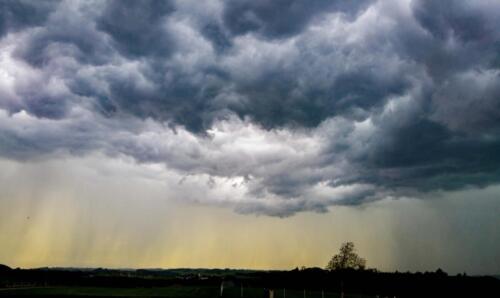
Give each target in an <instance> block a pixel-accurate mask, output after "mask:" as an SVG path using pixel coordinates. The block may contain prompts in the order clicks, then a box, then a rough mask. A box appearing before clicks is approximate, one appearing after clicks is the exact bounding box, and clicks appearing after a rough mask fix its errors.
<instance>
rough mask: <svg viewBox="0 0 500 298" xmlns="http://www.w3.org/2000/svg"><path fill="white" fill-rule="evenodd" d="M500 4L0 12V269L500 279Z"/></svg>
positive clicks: (183, 5) (35, 7)
mask: <svg viewBox="0 0 500 298" xmlns="http://www.w3.org/2000/svg"><path fill="white" fill-rule="evenodd" d="M499 53H500V2H499V1H496V0H469V1H452V0H446V1H431V0H411V1H410V0H378V1H371V0H354V1H338V0H313V1H310V0H308V1H306V0H288V1H285V0H276V1H267V0H253V1H243V0H227V1H222V0H207V1H196V0H182V1H181V0H176V1H174V0H164V1H163V0H162V1H160V0H143V1H131V0H121V1H112V0H109V1H101V0H99V1H97V0H96V1H92V0H89V1H77V0H72V1H56V0H54V1H52V0H41V1H28V0H26V1H23V0H18V1H13V0H12V1H11V0H0V243H1V245H0V263H5V264H7V265H9V266H13V267H16V266H20V267H42V266H85V267H122V268H123V267H163V268H175V267H193V268H199V267H209V268H214V267H218V268H226V267H228V268H254V269H292V268H295V267H297V266H298V267H300V266H318V267H324V266H325V265H326V263H327V262H328V260H329V258H330V257H331V256H332V255H333V254H335V253H336V251H337V250H338V248H339V246H340V245H341V243H343V242H345V241H353V242H354V243H355V245H356V247H357V249H358V252H359V254H360V255H361V256H362V257H365V258H366V259H367V266H368V267H372V268H378V269H380V270H385V271H394V270H399V271H406V270H410V271H426V270H430V271H434V270H436V269H437V268H443V269H444V270H445V271H448V272H451V273H459V272H464V271H466V272H467V273H471V274H494V273H497V274H498V273H499V272H500V232H499V231H498V227H500V154H499V152H500V54H499Z"/></svg>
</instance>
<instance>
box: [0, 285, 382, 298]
mask: <svg viewBox="0 0 500 298" xmlns="http://www.w3.org/2000/svg"><path fill="white" fill-rule="evenodd" d="M0 296H45V297H54V296H116V297H172V298H187V297H200V298H204V297H207V298H208V297H220V288H219V287H196V286H170V287H158V288H103V287H46V288H18V289H1V290H0ZM222 297H228V298H229V297H235V298H236V297H259V298H260V297H269V293H268V291H267V289H264V288H244V289H243V293H241V289H240V288H228V289H226V290H225V291H224V293H223V295H222ZM274 297H275V298H281V297H288V298H303V297H304V291H303V290H302V291H301V290H290V289H289V290H286V289H285V290H283V289H275V290H274ZM306 297H308V298H323V297H324V298H337V297H340V294H339V293H331V292H327V291H323V292H321V291H308V290H306ZM344 297H346V298H364V297H366V298H368V297H373V296H366V295H354V294H351V295H348V294H347V295H344Z"/></svg>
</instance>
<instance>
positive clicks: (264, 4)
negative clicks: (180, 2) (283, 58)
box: [223, 0, 373, 38]
mask: <svg viewBox="0 0 500 298" xmlns="http://www.w3.org/2000/svg"><path fill="white" fill-rule="evenodd" d="M370 2H373V1H370V0H354V1H337V0H334V1H331V0H314V1H307V0H293V1H287V0H278V1H266V0H257V1H241V0H236V1H227V3H226V5H225V7H224V15H223V18H224V24H225V25H226V27H227V28H228V30H229V31H230V32H231V33H232V34H236V35H239V34H245V33H248V32H257V33H259V34H261V35H263V36H265V37H269V38H279V37H286V36H290V35H294V34H298V33H300V32H302V31H303V30H304V27H306V26H307V25H308V24H309V22H310V21H311V20H312V19H314V18H315V17H317V16H318V15H321V14H323V13H325V12H341V13H344V14H346V15H348V16H350V15H355V14H357V13H358V11H359V10H361V9H363V8H365V7H366V6H367V5H368V4H369V3H370Z"/></svg>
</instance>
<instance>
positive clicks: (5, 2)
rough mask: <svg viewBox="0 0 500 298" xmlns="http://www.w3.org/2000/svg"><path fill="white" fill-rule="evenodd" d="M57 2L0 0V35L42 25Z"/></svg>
mask: <svg viewBox="0 0 500 298" xmlns="http://www.w3.org/2000/svg"><path fill="white" fill-rule="evenodd" d="M58 2H59V1H58V0H54V1H52V0H49V1H29V0H2V1H1V2H0V37H2V36H3V35H5V34H7V33H9V32H15V31H19V30H22V29H24V28H27V27H32V26H40V25H42V24H43V23H44V22H45V20H46V19H47V17H48V15H49V14H50V13H51V12H52V11H53V9H54V7H55V6H56V5H57V3H58Z"/></svg>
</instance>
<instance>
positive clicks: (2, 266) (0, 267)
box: [0, 264, 12, 272]
mask: <svg viewBox="0 0 500 298" xmlns="http://www.w3.org/2000/svg"><path fill="white" fill-rule="evenodd" d="M10 270H12V268H10V267H9V266H7V265H4V264H0V272H2V271H10Z"/></svg>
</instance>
